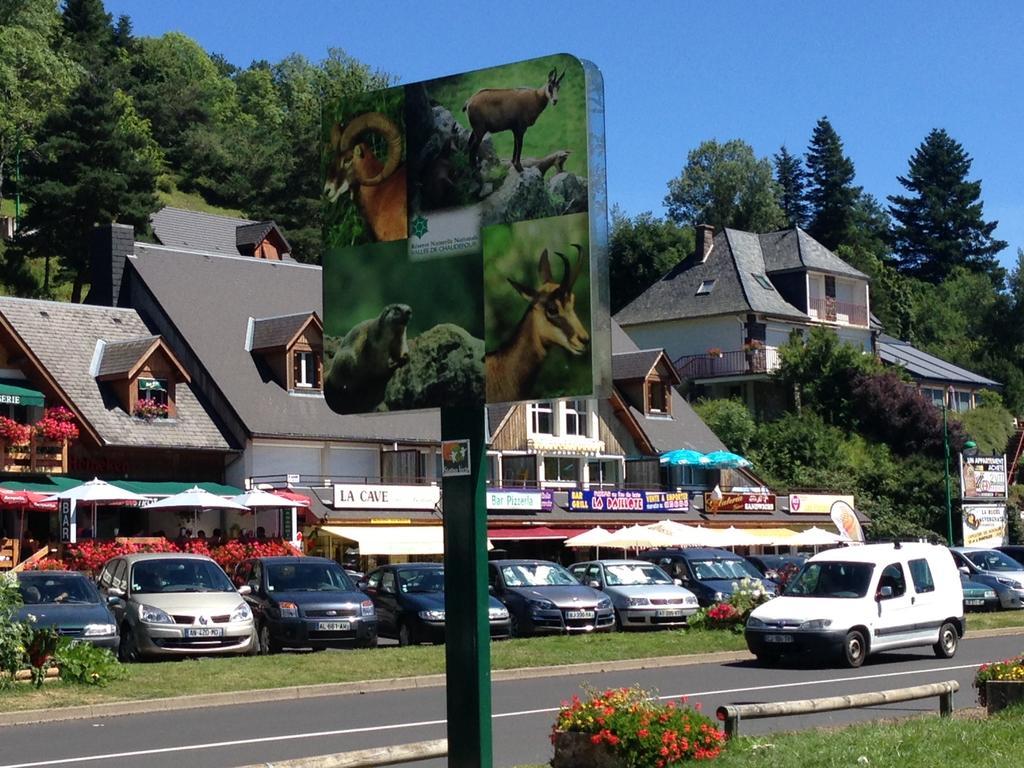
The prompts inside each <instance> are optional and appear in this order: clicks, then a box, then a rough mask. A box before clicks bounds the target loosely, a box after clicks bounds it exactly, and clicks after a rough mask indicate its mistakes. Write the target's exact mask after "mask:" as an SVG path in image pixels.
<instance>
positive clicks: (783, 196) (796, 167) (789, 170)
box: [772, 145, 810, 227]
mask: <svg viewBox="0 0 1024 768" xmlns="http://www.w3.org/2000/svg"><path fill="white" fill-rule="evenodd" d="M772 160H773V162H774V164H775V181H776V183H777V184H778V185H779V196H778V202H779V207H780V208H781V209H782V212H783V213H784V214H786V219H787V221H788V222H789V226H791V227H806V226H807V220H808V218H809V217H810V209H809V207H808V205H807V171H805V170H804V166H803V163H801V162H800V158H799V157H794V156H793V155H791V154H790V153H789V150H788V149H786V146H785V145H782V147H780V148H779V151H778V153H776V154H775V156H774V157H773V158H772Z"/></svg>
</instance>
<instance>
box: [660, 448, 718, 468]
mask: <svg viewBox="0 0 1024 768" xmlns="http://www.w3.org/2000/svg"><path fill="white" fill-rule="evenodd" d="M658 461H659V462H660V463H662V464H669V465H675V466H679V467H703V466H707V464H708V461H707V457H705V456H704V454H703V453H701V452H700V451H694V450H690V449H689V448H677V449H676V450H674V451H665V453H663V454H661V458H660V459H658Z"/></svg>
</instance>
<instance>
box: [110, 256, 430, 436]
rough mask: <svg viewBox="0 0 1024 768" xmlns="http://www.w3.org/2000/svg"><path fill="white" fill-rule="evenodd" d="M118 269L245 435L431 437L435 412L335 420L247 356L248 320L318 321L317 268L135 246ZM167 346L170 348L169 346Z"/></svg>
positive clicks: (315, 399) (318, 400)
mask: <svg viewBox="0 0 1024 768" xmlns="http://www.w3.org/2000/svg"><path fill="white" fill-rule="evenodd" d="M126 272H128V273H129V279H130V280H131V281H132V282H134V281H135V280H141V281H142V283H143V284H144V285H145V287H146V289H147V290H148V291H149V292H150V293H151V294H152V295H153V296H154V297H155V299H156V301H157V302H158V304H159V305H160V306H161V307H162V309H163V312H164V313H165V314H166V315H167V317H168V318H169V319H170V322H171V323H172V324H173V326H174V328H175V329H176V330H177V332H178V333H179V334H180V335H181V337H182V339H183V341H184V344H185V345H187V347H188V348H189V350H190V351H191V352H192V353H193V354H195V356H196V357H197V358H198V360H199V363H200V365H201V366H202V367H203V368H204V369H205V370H206V372H207V373H208V374H209V376H210V377H211V379H212V380H213V382H215V385H216V386H217V387H218V388H219V390H220V392H221V394H223V396H224V397H225V399H226V400H227V401H228V402H229V403H230V404H231V406H232V408H233V409H234V410H235V412H236V414H237V415H238V418H239V419H240V421H241V422H242V424H243V425H244V427H245V429H246V430H247V431H248V433H249V434H250V435H252V436H264V437H285V438H294V439H303V438H306V439H325V440H340V439H350V440H373V441H379V440H389V441H391V440H396V439H398V440H407V441H423V442H436V441H437V440H439V439H440V423H439V417H438V413H437V411H436V410H434V411H409V412H404V413H383V414H375V415H372V416H340V415H338V414H336V413H334V412H333V411H332V410H331V409H330V408H328V407H327V404H326V402H324V399H323V397H321V396H319V395H316V394H313V393H308V394H306V393H302V394H292V393H289V392H288V391H287V390H285V389H283V388H282V387H281V385H280V384H278V383H277V382H276V381H274V380H273V378H272V377H271V376H269V375H267V374H266V372H265V371H264V370H262V369H261V367H260V365H259V364H258V360H257V359H256V358H255V357H254V356H253V355H252V353H251V352H248V351H246V349H245V341H246V331H247V327H248V323H249V318H250V317H286V316H293V315H296V314H300V315H305V316H308V315H309V313H311V312H316V313H317V315H318V316H321V317H322V316H323V314H322V312H323V308H322V303H323V286H322V283H323V271H322V270H321V268H320V267H318V266H313V265H309V264H300V263H299V262H295V261H269V260H266V259H254V258H252V257H250V256H218V255H213V254H210V253H204V252H201V251H188V250H183V249H175V248H166V247H163V246H159V245H149V244H146V243H136V244H135V253H134V255H133V256H132V257H130V258H129V259H128V268H127V269H126ZM134 290H135V288H134V286H133V288H132V291H134ZM171 346H172V348H174V349H177V348H176V346H175V344H172V345H171ZM193 375H195V374H193Z"/></svg>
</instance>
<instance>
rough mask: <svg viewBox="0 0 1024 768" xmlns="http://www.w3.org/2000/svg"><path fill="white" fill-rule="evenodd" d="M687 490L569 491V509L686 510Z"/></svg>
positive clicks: (688, 499)
mask: <svg viewBox="0 0 1024 768" xmlns="http://www.w3.org/2000/svg"><path fill="white" fill-rule="evenodd" d="M689 508H690V496H689V494H687V493H686V492H685V491H672V492H666V491H600V490H595V491H569V510H570V511H588V512H686V511H687V510H688V509H689Z"/></svg>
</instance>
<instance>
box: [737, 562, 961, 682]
mask: <svg viewBox="0 0 1024 768" xmlns="http://www.w3.org/2000/svg"><path fill="white" fill-rule="evenodd" d="M964 627H965V625H964V605H963V590H962V588H961V586H960V573H959V571H957V568H956V565H955V563H954V562H953V558H952V556H951V555H950V553H949V550H948V549H946V548H945V547H939V546H935V545H932V544H917V543H913V544H909V543H903V544H901V543H898V542H897V543H895V544H868V545H865V546H855V547H844V548H842V549H832V550H828V551H827V552H821V553H819V554H817V555H815V556H814V557H812V558H811V559H810V560H808V561H807V562H806V563H804V566H803V568H801V569H800V572H799V573H797V574H796V575H795V576H793V578H792V579H790V581H789V584H788V585H787V586H786V590H785V592H784V593H783V594H782V596H781V597H777V598H775V599H774V600H770V601H768V602H767V603H765V604H764V605H761V606H758V607H757V608H756V609H754V612H753V613H751V615H750V618H749V619H748V620H747V626H746V632H745V635H746V639H747V647H748V648H749V649H750V652H751V653H753V654H754V655H755V656H757V658H758V660H760V661H762V662H765V663H772V662H775V661H778V659H779V657H780V656H782V655H784V654H793V653H813V654H815V655H816V656H819V657H820V656H824V655H826V654H833V655H838V656H839V658H840V659H841V660H842V661H843V662H844V663H845V664H846V665H847V666H850V667H859V666H860V665H861V664H863V663H864V659H865V658H866V657H867V655H868V654H870V653H876V652H878V651H885V650H890V649H893V648H907V647H911V646H921V645H930V646H932V648H933V649H934V651H935V655H936V656H939V657H940V658H947V659H948V658H952V656H953V654H955V653H956V648H957V644H958V642H959V640H960V638H961V637H963V634H964Z"/></svg>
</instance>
